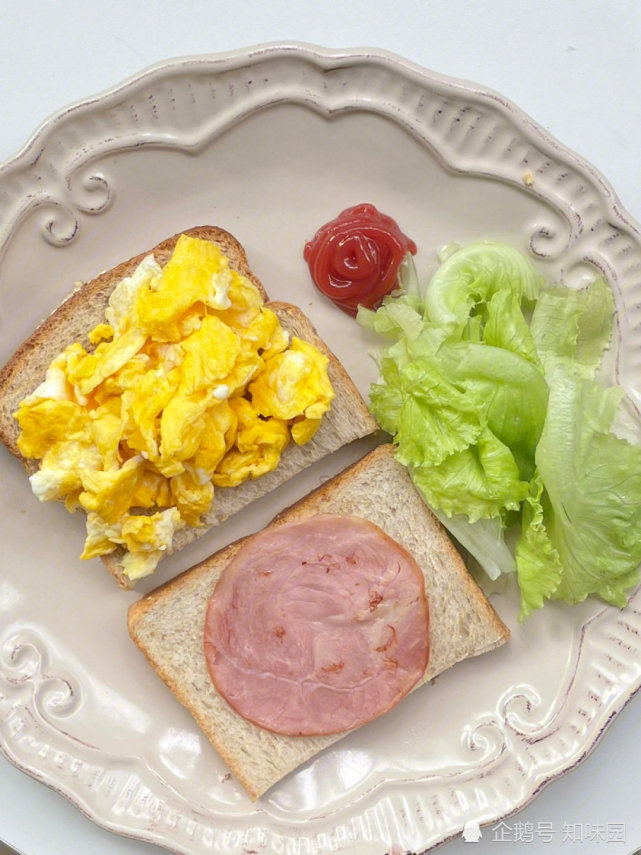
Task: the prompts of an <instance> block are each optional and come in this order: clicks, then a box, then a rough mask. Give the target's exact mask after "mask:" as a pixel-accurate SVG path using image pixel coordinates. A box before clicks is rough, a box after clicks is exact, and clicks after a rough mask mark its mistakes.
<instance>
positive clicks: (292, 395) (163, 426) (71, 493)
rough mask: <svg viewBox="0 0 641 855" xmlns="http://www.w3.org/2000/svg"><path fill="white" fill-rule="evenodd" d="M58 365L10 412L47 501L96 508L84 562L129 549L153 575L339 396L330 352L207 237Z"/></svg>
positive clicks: (129, 570) (136, 571) (121, 300)
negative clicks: (220, 500) (285, 316)
mask: <svg viewBox="0 0 641 855" xmlns="http://www.w3.org/2000/svg"><path fill="white" fill-rule="evenodd" d="M88 339H89V342H90V349H89V350H86V349H85V347H83V345H82V344H80V343H78V342H76V343H74V344H71V345H70V346H69V347H67V348H65V350H64V351H63V352H62V353H61V354H60V355H59V356H58V357H56V359H54V360H53V362H52V363H51V365H50V366H49V369H48V371H47V375H46V379H45V380H44V382H43V383H42V384H41V385H40V386H39V387H38V388H37V389H36V390H35V391H34V392H33V393H32V394H31V395H29V396H28V397H27V398H25V399H24V400H23V401H22V402H21V404H20V407H19V409H18V410H17V412H16V413H15V414H14V415H15V418H16V419H17V420H18V423H19V425H20V436H19V439H18V447H19V449H20V451H21V453H22V454H23V455H24V456H25V457H28V458H35V459H37V460H39V468H38V470H37V471H36V472H35V473H34V474H33V475H32V476H31V478H30V481H31V486H32V489H33V491H34V493H35V494H36V495H37V496H38V498H39V499H41V500H42V501H48V500H52V499H62V500H64V502H65V505H66V507H67V509H68V510H69V511H75V510H77V509H78V508H82V509H84V510H85V511H86V513H87V539H86V541H85V547H84V551H83V553H82V558H94V557H96V556H99V555H104V554H107V553H109V552H113V551H114V550H115V549H117V548H118V547H124V549H125V555H124V559H123V567H124V572H125V575H127V576H128V577H129V578H130V579H132V580H135V579H138V578H140V577H142V576H146V575H148V574H149V573H152V572H153V571H154V570H155V568H156V565H157V563H158V561H159V560H160V558H161V557H162V555H163V553H165V552H166V551H167V550H170V549H171V545H172V539H173V536H174V532H175V531H176V530H177V529H179V528H181V527H183V526H185V525H191V526H197V525H199V524H200V523H201V517H202V516H203V514H206V513H207V512H208V511H209V509H210V507H211V505H212V502H213V501H214V491H215V488H216V487H233V486H236V485H238V484H240V483H242V482H243V481H245V480H246V479H249V478H258V477H260V476H261V475H263V474H265V473H266V472H269V471H271V470H273V469H275V468H276V466H278V463H279V460H280V456H281V454H282V452H283V449H284V448H286V446H287V445H288V443H289V442H290V441H293V442H295V443H297V444H299V445H302V444H304V443H306V442H309V440H310V439H311V438H312V437H313V436H314V434H315V432H316V430H317V429H318V427H319V425H320V423H321V419H322V417H323V415H324V413H326V412H327V411H328V410H329V408H330V405H331V401H332V398H333V397H334V392H333V389H332V386H331V384H330V381H329V378H328V375H327V365H328V359H327V357H326V356H325V355H324V354H323V353H321V352H320V351H319V350H318V349H317V348H316V347H314V346H313V345H311V344H309V343H308V342H305V341H302V340H301V339H298V338H296V337H291V340H290V336H289V335H288V333H287V332H286V331H285V330H284V329H283V328H282V326H281V324H280V321H279V319H278V317H277V316H276V315H275V314H274V312H272V311H271V310H270V309H269V308H268V307H267V306H265V305H264V304H263V300H262V297H261V294H260V292H259V290H258V289H257V288H256V286H255V285H254V284H253V283H252V282H250V280H249V279H247V278H246V277H245V276H243V275H241V274H240V273H238V272H237V271H235V270H233V269H232V268H231V267H230V264H229V259H228V258H227V257H226V256H225V255H223V253H222V252H221V250H220V249H219V247H218V246H217V245H216V244H214V243H211V242H210V241H205V240H199V239H197V238H192V237H189V236H187V235H181V237H180V238H179V239H178V242H177V244H176V247H175V249H174V252H173V254H172V257H171V259H170V260H169V261H168V262H167V264H166V265H165V266H164V267H162V268H161V267H160V266H159V265H158V264H157V263H156V261H155V259H154V257H153V256H152V255H150V256H147V258H145V259H144V261H143V262H142V263H141V264H140V265H139V266H138V268H137V269H136V271H135V272H134V273H133V274H132V276H130V277H127V278H126V279H123V280H122V281H121V282H120V283H119V284H118V285H117V286H116V288H115V289H114V291H113V293H112V295H111V298H110V300H109V306H108V308H107V309H106V311H105V318H104V321H103V322H101V323H100V324H98V325H97V326H96V327H94V329H93V330H91V331H90V332H89V334H88Z"/></svg>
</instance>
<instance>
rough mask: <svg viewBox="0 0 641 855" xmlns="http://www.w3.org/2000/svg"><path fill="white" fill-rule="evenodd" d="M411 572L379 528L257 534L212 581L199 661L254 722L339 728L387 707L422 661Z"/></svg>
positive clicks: (321, 527) (343, 526)
mask: <svg viewBox="0 0 641 855" xmlns="http://www.w3.org/2000/svg"><path fill="white" fill-rule="evenodd" d="M428 625H429V618H428V605H427V600H426V598H425V586H424V581H423V575H422V573H421V570H420V568H419V567H418V565H417V564H416V562H415V561H414V559H413V558H412V556H411V555H410V554H409V553H408V552H407V551H406V550H405V549H403V548H402V547H401V546H400V545H399V544H398V543H396V541H394V540H392V539H391V538H390V537H388V536H387V535H386V534H385V533H384V532H383V531H382V530H381V529H380V528H378V526H376V525H374V524H373V523H370V522H368V521H367V520H364V519H361V518H359V517H339V516H316V517H312V518H310V519H307V520H304V521H302V522H294V523H287V524H283V525H280V526H276V527H274V528H271V529H269V530H267V531H264V532H262V533H260V534H258V535H255V536H254V537H253V538H251V539H250V540H249V541H247V543H246V544H245V545H244V546H243V547H242V548H241V549H240V550H239V551H238V553H237V554H236V556H235V558H234V559H233V560H232V561H231V562H230V563H229V565H228V566H227V568H226V569H225V571H224V572H223V574H222V576H221V578H220V579H219V581H218V584H217V585H216V588H215V590H214V593H213V595H212V597H211V600H210V602H209V606H208V609H207V616H206V623H205V656H206V659H207V666H208V669H209V673H210V675H211V678H212V680H213V682H214V685H215V686H216V689H217V690H218V692H219V693H220V694H221V695H222V696H223V697H224V698H225V699H226V700H227V702H228V703H229V704H230V706H231V707H233V709H235V710H236V711H237V712H238V713H239V714H240V715H242V716H243V717H244V718H246V719H248V720H249V721H251V722H253V723H254V724H257V725H260V726H261V727H264V728H266V729H268V730H271V731H274V732H276V733H282V734H288V735H291V736H317V735H321V734H330V733H340V732H343V731H346V730H350V729H352V728H354V727H358V726H359V725H361V724H364V723H365V722H368V721H371V720H372V719H373V718H376V716H379V715H381V714H382V713H384V712H387V711H388V710H390V709H391V708H392V707H393V706H394V705H395V704H397V703H398V701H400V700H401V698H403V697H404V696H405V695H406V694H407V693H408V692H409V691H410V690H411V689H412V688H413V687H414V686H415V685H416V683H417V682H418V680H419V679H420V678H421V677H422V675H423V673H424V672H425V668H426V667H427V662H428V657H429V633H428Z"/></svg>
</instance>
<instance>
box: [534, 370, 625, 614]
mask: <svg viewBox="0 0 641 855" xmlns="http://www.w3.org/2000/svg"><path fill="white" fill-rule="evenodd" d="M622 396H623V392H622V390H621V389H619V388H617V387H611V388H607V389H605V388H603V387H601V386H599V385H598V384H597V383H595V382H594V381H592V380H580V379H575V378H570V377H567V376H565V375H564V374H562V373H557V374H556V375H555V376H554V378H553V380H552V383H551V387H550V399H549V407H548V415H547V419H546V423H545V426H544V428H543V433H542V435H541V439H540V441H539V444H538V447H537V451H536V462H537V467H538V470H539V473H540V476H541V479H542V482H543V484H544V485H545V491H546V494H547V499H548V502H549V511H548V512H546V514H545V517H546V527H547V531H548V533H549V538H550V542H551V544H552V545H553V547H554V548H555V549H556V551H557V552H558V555H559V557H560V561H561V564H562V566H563V573H562V576H561V579H560V582H559V585H558V587H557V588H556V590H555V591H554V594H553V596H554V598H555V599H562V600H565V601H566V602H569V603H578V602H581V601H583V600H584V599H585V598H586V597H587V596H588V595H589V594H598V595H599V596H600V597H602V598H603V599H604V600H606V602H609V603H612V604H614V605H617V606H624V605H625V603H626V600H627V593H628V592H629V589H630V588H632V587H633V586H634V585H636V584H637V582H638V581H639V562H641V448H639V447H638V446H635V445H632V444H631V443H629V442H627V440H624V439H620V438H619V437H617V436H615V434H613V433H611V432H610V428H611V425H612V421H613V419H614V416H615V415H616V411H617V408H618V405H619V402H620V401H621V398H622Z"/></svg>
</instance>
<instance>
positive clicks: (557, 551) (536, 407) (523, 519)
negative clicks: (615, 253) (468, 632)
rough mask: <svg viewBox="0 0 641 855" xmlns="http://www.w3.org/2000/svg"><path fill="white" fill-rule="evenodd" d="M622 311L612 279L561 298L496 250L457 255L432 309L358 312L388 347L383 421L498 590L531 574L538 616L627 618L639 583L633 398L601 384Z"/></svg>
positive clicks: (437, 286) (529, 587)
mask: <svg viewBox="0 0 641 855" xmlns="http://www.w3.org/2000/svg"><path fill="white" fill-rule="evenodd" d="M613 314H614V302H613V297H612V292H611V290H610V288H609V287H608V285H607V283H606V282H605V281H604V280H603V278H602V277H600V276H597V277H595V279H594V281H593V282H592V283H591V284H590V285H589V287H587V288H586V289H584V290H573V289H570V288H566V287H564V286H562V285H558V284H555V285H551V286H550V285H547V284H546V282H545V280H544V279H543V277H542V276H541V275H540V274H539V273H538V272H537V271H536V270H535V268H534V266H533V265H532V263H531V262H530V260H529V259H528V258H527V257H526V256H524V255H523V254H522V253H520V252H519V251H518V250H517V249H516V248H515V247H512V246H510V245H508V244H504V243H500V242H491V241H479V242H476V243H473V244H470V245H468V246H466V247H461V248H458V249H456V250H455V251H453V252H451V253H450V254H449V255H448V257H447V258H446V259H445V261H444V262H443V263H442V264H441V265H440V266H439V268H438V269H437V270H436V272H435V273H434V275H433V277H432V279H431V280H430V282H429V283H428V285H427V288H426V289H425V294H424V296H423V297H422V298H421V297H419V296H418V295H417V294H416V293H412V294H406V295H402V294H401V295H400V296H399V295H396V296H392V297H388V298H386V299H385V301H384V302H383V305H382V306H381V307H380V308H379V309H378V310H376V311H371V310H366V309H360V310H359V313H358V321H359V322H360V323H361V324H362V325H364V326H366V327H368V328H369V329H371V330H374V331H375V332H378V333H379V334H380V335H382V336H384V337H385V338H386V339H387V340H388V344H387V346H386V347H385V348H384V350H383V353H382V355H381V358H380V361H379V367H380V377H379V378H378V380H377V382H376V383H374V384H373V385H372V387H371V390H370V392H371V394H370V408H371V411H372V414H373V415H374V417H375V418H376V419H377V420H378V422H379V424H380V425H381V427H382V428H383V429H384V430H385V431H387V433H389V434H390V435H391V437H392V439H393V441H394V443H395V444H396V455H397V458H398V459H399V460H400V461H401V462H402V463H403V464H404V465H405V466H407V468H408V470H409V472H410V474H411V476H412V479H413V481H414V483H415V485H416V487H417V488H418V490H419V491H420V493H421V494H422V495H423V497H424V499H425V501H426V502H427V503H428V504H429V505H430V506H431V507H432V508H433V510H434V511H435V513H436V514H437V515H438V517H439V519H441V520H442V521H443V522H444V524H445V525H446V526H448V527H449V528H450V531H451V532H452V534H453V535H454V537H456V538H457V540H459V542H460V543H461V544H462V545H463V546H464V547H465V548H466V549H467V550H468V551H469V552H470V553H471V554H472V555H473V556H474V557H475V558H476V559H477V561H478V562H479V563H480V564H481V565H482V566H484V567H485V569H486V571H487V573H488V575H489V576H490V578H492V579H495V578H497V576H498V575H500V574H501V573H513V572H514V571H515V570H516V575H517V579H518V583H519V587H520V591H521V618H522V619H524V618H525V617H527V616H528V615H530V614H531V613H532V612H533V611H534V610H536V609H538V608H541V607H542V606H543V605H544V604H545V602H546V601H547V600H550V599H561V600H564V601H566V602H568V603H576V602H580V601H582V600H584V599H585V598H586V597H587V596H590V595H597V596H599V597H601V598H602V599H604V600H605V601H606V602H608V603H612V604H614V605H617V606H622V605H624V603H625V602H626V598H627V594H628V592H629V590H630V589H631V588H632V587H634V586H635V585H636V584H637V583H638V581H639V562H640V561H641V449H640V448H639V447H638V446H636V445H634V444H632V443H630V442H628V441H627V440H625V439H621V438H619V437H617V436H615V434H614V433H613V431H612V425H613V422H614V420H615V417H616V413H617V409H618V407H619V405H620V402H621V399H622V397H623V392H622V390H621V389H619V388H618V387H611V388H605V387H603V386H601V385H599V384H597V383H596V381H595V379H594V378H595V376H596V373H597V371H598V369H599V366H600V364H601V362H602V358H603V355H604V353H605V352H606V351H607V349H608V347H609V346H610V339H611V334H612V318H613ZM508 530H511V531H512V532H515V533H516V537H514V538H512V539H513V540H514V541H515V546H514V548H509V547H508V545H507V542H506V537H505V535H506V532H507V531H508Z"/></svg>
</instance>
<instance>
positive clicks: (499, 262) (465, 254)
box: [425, 241, 545, 329]
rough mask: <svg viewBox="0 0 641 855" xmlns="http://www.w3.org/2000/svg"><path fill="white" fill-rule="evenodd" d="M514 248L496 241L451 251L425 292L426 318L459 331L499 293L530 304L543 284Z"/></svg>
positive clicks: (539, 276) (541, 279) (477, 243)
mask: <svg viewBox="0 0 641 855" xmlns="http://www.w3.org/2000/svg"><path fill="white" fill-rule="evenodd" d="M544 281H545V280H544V279H543V277H542V276H541V275H540V274H539V273H537V272H536V270H535V269H534V266H533V265H532V264H531V263H530V261H529V259H527V258H526V257H525V256H524V255H523V254H522V253H521V252H519V250H518V249H516V248H515V247H513V246H510V245H509V244H505V243H501V242H498V241H477V242H475V243H471V244H468V245H467V246H464V247H461V248H460V249H458V250H457V251H456V252H453V253H452V254H451V255H449V256H448V257H447V259H446V260H445V261H444V262H443V263H442V264H441V265H440V266H439V267H438V269H437V270H436V272H435V273H434V275H433V277H432V279H431V280H430V282H429V284H428V286H427V288H426V291H425V308H426V317H427V319H428V320H430V321H431V322H433V323H438V324H446V325H451V326H453V327H454V328H459V329H460V328H463V327H464V326H465V325H466V324H467V322H468V321H469V319H470V318H471V317H472V316H474V315H479V314H480V313H481V312H482V311H483V310H484V307H485V304H486V303H488V302H489V301H490V300H491V298H492V297H493V296H494V295H495V294H496V293H498V292H499V291H503V290H505V291H508V292H509V293H512V294H514V295H515V296H516V298H517V300H518V301H519V303H521V302H532V301H534V300H535V299H536V298H537V296H538V294H539V291H540V290H541V288H542V287H543V285H544Z"/></svg>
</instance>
